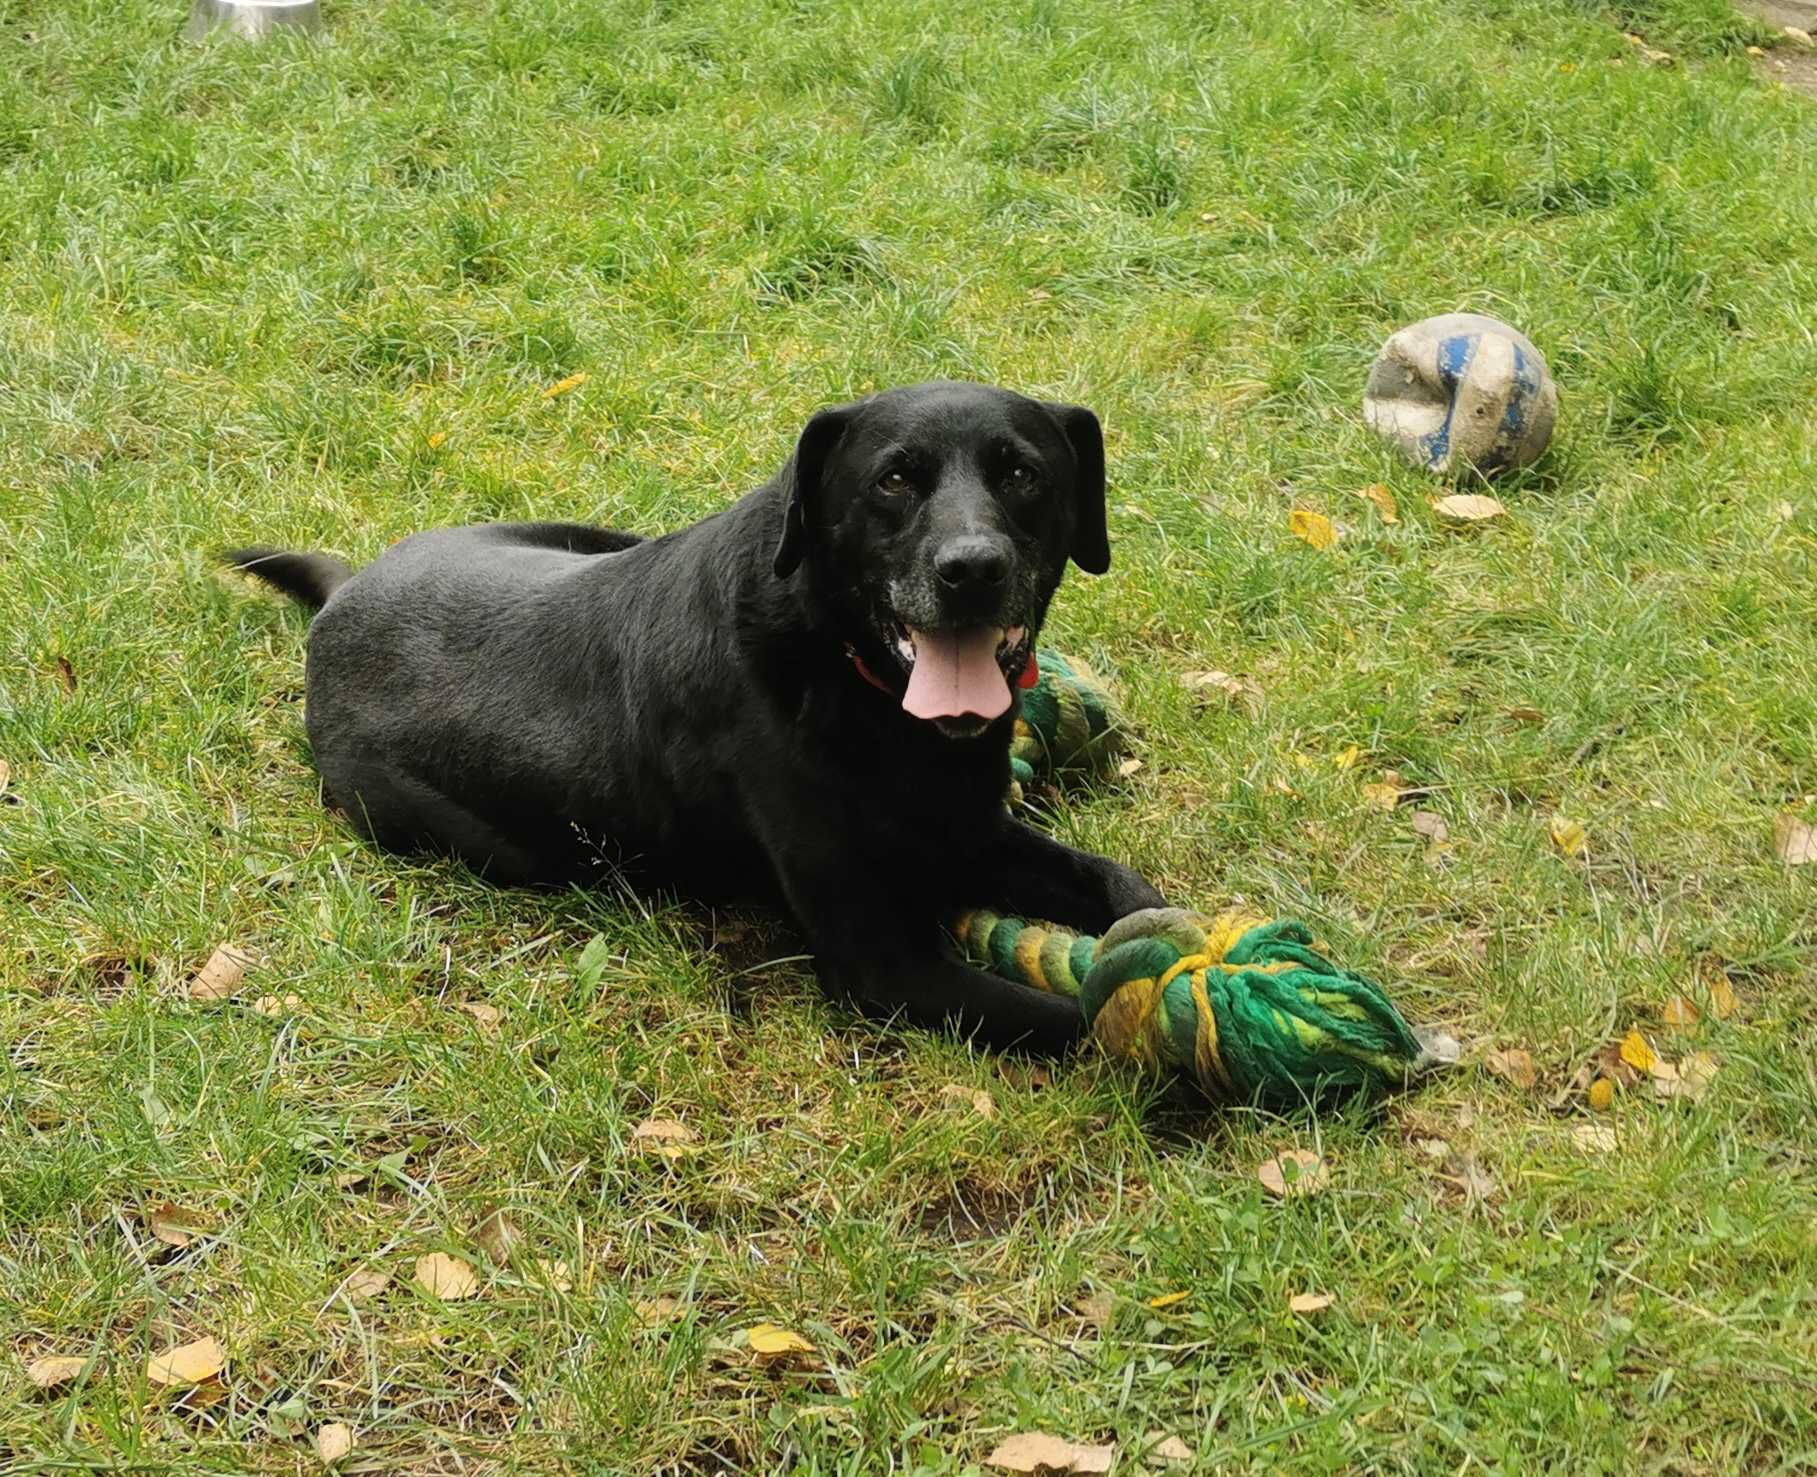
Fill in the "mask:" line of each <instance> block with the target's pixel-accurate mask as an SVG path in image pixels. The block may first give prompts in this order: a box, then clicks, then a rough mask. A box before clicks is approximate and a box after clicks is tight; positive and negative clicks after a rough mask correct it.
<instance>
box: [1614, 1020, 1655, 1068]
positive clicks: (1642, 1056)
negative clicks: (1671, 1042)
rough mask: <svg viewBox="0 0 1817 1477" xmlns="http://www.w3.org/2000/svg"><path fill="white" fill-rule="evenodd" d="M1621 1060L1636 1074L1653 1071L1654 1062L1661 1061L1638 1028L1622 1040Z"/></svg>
mask: <svg viewBox="0 0 1817 1477" xmlns="http://www.w3.org/2000/svg"><path fill="white" fill-rule="evenodd" d="M1621 1059H1622V1060H1623V1061H1624V1062H1626V1063H1627V1064H1628V1065H1629V1066H1630V1067H1632V1068H1633V1069H1634V1070H1635V1071H1636V1072H1648V1071H1651V1070H1652V1068H1653V1064H1654V1062H1656V1061H1658V1060H1659V1054H1658V1053H1657V1052H1655V1051H1654V1050H1653V1045H1652V1043H1651V1042H1650V1041H1648V1040H1647V1038H1646V1037H1645V1036H1643V1035H1641V1034H1640V1028H1639V1027H1638V1026H1636V1027H1634V1028H1633V1029H1631V1030H1630V1031H1629V1032H1628V1034H1627V1035H1626V1036H1623V1037H1622V1038H1621Z"/></svg>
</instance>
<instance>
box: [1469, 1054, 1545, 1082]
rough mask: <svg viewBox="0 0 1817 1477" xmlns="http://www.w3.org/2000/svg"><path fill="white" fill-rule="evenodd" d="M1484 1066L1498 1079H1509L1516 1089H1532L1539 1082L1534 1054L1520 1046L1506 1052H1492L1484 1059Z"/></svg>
mask: <svg viewBox="0 0 1817 1477" xmlns="http://www.w3.org/2000/svg"><path fill="white" fill-rule="evenodd" d="M1483 1065H1484V1066H1485V1067H1487V1068H1488V1069H1489V1070H1490V1071H1491V1072H1493V1073H1495V1075H1496V1076H1497V1077H1505V1078H1507V1080H1508V1081H1510V1082H1512V1083H1513V1084H1514V1085H1515V1086H1516V1087H1520V1088H1530V1087H1532V1086H1533V1084H1534V1083H1536V1082H1538V1081H1539V1073H1538V1071H1536V1070H1535V1069H1534V1066H1533V1056H1532V1053H1531V1052H1528V1051H1524V1050H1523V1049H1521V1048H1520V1047H1518V1046H1512V1047H1509V1048H1508V1049H1507V1050H1506V1051H1492V1052H1490V1053H1489V1054H1488V1055H1487V1056H1486V1057H1484V1058H1483Z"/></svg>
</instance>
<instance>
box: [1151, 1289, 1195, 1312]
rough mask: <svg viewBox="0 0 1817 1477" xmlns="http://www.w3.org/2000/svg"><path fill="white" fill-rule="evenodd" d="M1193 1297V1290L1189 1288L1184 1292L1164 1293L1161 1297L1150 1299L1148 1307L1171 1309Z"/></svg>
mask: <svg viewBox="0 0 1817 1477" xmlns="http://www.w3.org/2000/svg"><path fill="white" fill-rule="evenodd" d="M1191 1296H1192V1289H1191V1288H1187V1289H1185V1290H1184V1291H1182V1292H1164V1293H1162V1294H1161V1295H1160V1296H1159V1297H1152V1298H1150V1299H1149V1300H1148V1306H1149V1307H1151V1308H1171V1307H1172V1306H1173V1305H1174V1304H1175V1303H1183V1302H1185V1301H1186V1299H1187V1298H1189V1297H1191Z"/></svg>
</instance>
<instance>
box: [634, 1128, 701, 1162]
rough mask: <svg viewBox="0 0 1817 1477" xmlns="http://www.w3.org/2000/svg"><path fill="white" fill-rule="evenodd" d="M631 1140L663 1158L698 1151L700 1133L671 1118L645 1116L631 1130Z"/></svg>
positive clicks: (678, 1156)
mask: <svg viewBox="0 0 1817 1477" xmlns="http://www.w3.org/2000/svg"><path fill="white" fill-rule="evenodd" d="M631 1141H632V1142H633V1143H635V1144H637V1145H639V1146H640V1147H641V1148H642V1149H643V1150H644V1151H645V1152H646V1153H649V1154H660V1155H662V1156H663V1158H665V1159H679V1158H681V1157H682V1156H683V1155H684V1154H698V1153H699V1152H700V1135H699V1134H697V1133H696V1132H694V1130H693V1129H691V1128H689V1127H688V1125H687V1124H685V1123H677V1122H676V1121H675V1120H674V1119H673V1118H646V1119H645V1120H644V1121H643V1122H642V1123H640V1124H638V1125H637V1127H636V1128H634V1129H632V1130H631Z"/></svg>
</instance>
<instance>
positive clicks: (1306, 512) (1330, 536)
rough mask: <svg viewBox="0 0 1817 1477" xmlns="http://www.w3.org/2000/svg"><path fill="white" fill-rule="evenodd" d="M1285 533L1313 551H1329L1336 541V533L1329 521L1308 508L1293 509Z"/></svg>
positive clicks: (1288, 517) (1321, 514) (1288, 516)
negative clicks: (1309, 545)
mask: <svg viewBox="0 0 1817 1477" xmlns="http://www.w3.org/2000/svg"><path fill="white" fill-rule="evenodd" d="M1287 531H1288V532H1289V533H1291V534H1292V535H1293V536H1294V537H1295V538H1297V539H1299V540H1300V541H1301V542H1302V543H1307V544H1311V545H1312V547H1313V548H1315V549H1321V550H1322V549H1329V548H1331V547H1332V546H1333V545H1335V544H1336V543H1337V541H1338V531H1337V529H1336V527H1335V526H1334V525H1333V524H1332V522H1331V520H1330V519H1329V518H1327V517H1326V516H1325V515H1324V514H1323V513H1315V512H1313V511H1312V510H1311V509H1310V508H1295V509H1294V510H1293V511H1292V512H1291V513H1289V514H1288V515H1287Z"/></svg>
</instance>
